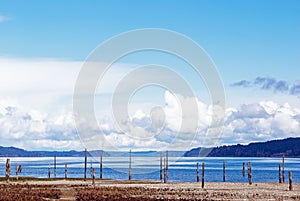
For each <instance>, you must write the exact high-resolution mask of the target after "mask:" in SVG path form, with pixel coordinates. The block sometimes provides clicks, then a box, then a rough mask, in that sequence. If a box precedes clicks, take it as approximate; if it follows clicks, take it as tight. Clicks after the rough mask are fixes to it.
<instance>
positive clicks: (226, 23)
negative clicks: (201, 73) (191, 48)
mask: <svg viewBox="0 0 300 201" xmlns="http://www.w3.org/2000/svg"><path fill="white" fill-rule="evenodd" d="M299 24H300V2H299V1H297V0H295V1H293V0H288V1H283V0H265V1H258V0H251V1H237V0H236V1H235V0H230V1H225V0H223V1H222V0H218V1H217V0H213V1H192V0H191V1H116V0H113V1H86V2H85V1H72V2H70V1H4V0H0V59H1V60H0V70H1V74H2V76H0V79H2V80H1V87H0V88H1V89H0V93H1V96H0V98H1V100H0V101H2V102H0V103H1V104H2V107H3V108H7V106H13V107H16V108H18V109H19V110H22V111H23V113H22V112H17V111H19V110H18V109H16V114H15V115H16V116H15V117H14V118H13V119H10V120H7V119H4V120H3V122H9V123H10V124H13V123H14V122H15V121H16V119H18V118H20V117H22V115H23V114H27V113H30V111H33V110H34V111H38V112H35V113H40V114H39V115H37V116H38V117H36V118H37V119H38V120H37V121H41V122H44V121H46V122H51V123H50V124H51V125H50V126H48V125H40V127H41V128H40V129H41V130H39V129H37V130H36V131H35V132H33V133H39V131H40V132H43V133H44V132H46V131H45V129H44V130H43V129H42V128H44V127H45V128H46V127H47V126H48V127H51V126H52V127H53V128H51V129H50V131H47V132H48V133H47V132H46V133H47V134H45V135H46V137H44V138H42V139H38V138H39V137H36V138H33V139H31V141H30V143H28V144H29V145H25V144H20V143H19V144H18V143H16V142H15V141H16V140H15V139H16V138H17V137H26V135H27V134H26V131H24V129H23V131H22V129H20V131H18V132H14V131H12V130H11V129H9V128H8V127H7V126H5V124H4V123H3V124H2V130H3V131H4V130H5V132H7V133H8V134H9V133H13V134H11V135H12V137H11V138H9V137H8V138H4V137H2V138H1V136H0V142H3V143H2V144H0V145H6V146H10V145H16V146H20V147H24V148H28V149H30V148H32V149H42V148H49V147H47V146H40V147H39V145H41V144H42V143H41V142H44V144H47V143H48V141H47V140H53V139H56V138H57V136H56V135H55V134H54V136H52V135H51V133H50V132H52V133H55V132H58V133H59V134H62V133H64V134H65V135H66V138H65V141H64V140H63V139H59V138H58V140H57V144H56V145H55V147H56V148H61V149H69V148H70V146H74V147H76V148H78V149H80V148H81V145H80V143H79V142H76V143H75V144H72V143H71V144H70V143H68V139H69V138H68V137H67V136H68V133H72V137H70V139H72V140H73V141H76V140H75V139H76V137H74V136H73V134H74V132H75V131H74V129H70V130H68V129H67V128H64V126H63V125H65V124H68V123H69V124H72V123H71V122H72V120H71V118H70V119H68V118H69V117H68V114H70V113H71V112H72V111H71V108H72V93H73V87H74V80H75V79H76V76H77V74H78V71H79V68H80V66H81V64H80V62H82V61H84V60H85V58H86V57H87V56H88V55H89V54H90V52H91V51H92V50H93V49H94V48H96V47H97V46H98V45H99V44H101V43H102V42H103V41H105V40H107V39H109V38H111V37H113V36H114V35H117V34H120V33H122V32H126V31H129V30H132V29H142V28H163V29H170V30H172V31H176V32H179V33H181V34H184V35H186V36H187V37H189V38H191V39H193V40H194V41H196V42H197V43H198V44H199V45H200V46H201V47H203V48H204V49H205V51H206V52H207V53H208V54H209V55H210V56H211V58H212V59H213V61H214V62H215V64H216V66H217V68H218V71H219V73H220V75H221V77H222V80H223V82H224V87H225V90H226V91H225V93H226V104H227V106H228V108H235V109H236V110H237V111H236V114H235V115H232V118H233V116H234V117H235V118H237V119H239V120H240V119H241V115H240V116H239V115H237V114H239V113H242V112H243V111H242V106H241V105H243V104H244V105H250V104H256V105H257V107H261V105H260V103H261V102H262V101H263V102H268V101H272V102H274V103H276V104H278V107H276V108H277V109H276V110H279V109H278V108H285V109H286V107H285V106H286V105H285V104H286V103H288V104H289V106H290V110H291V111H293V112H287V113H289V114H290V116H289V118H292V119H293V120H295V124H297V123H298V124H299V121H300V120H299V118H298V115H299V114H298V113H297V112H298V110H297V108H300V105H299V94H300V93H299V92H297V90H296V93H291V90H292V89H298V88H297V87H298V86H299V85H298V84H299V79H300V78H299V66H300V57H299V55H300V37H299V36H300V26H299ZM151 59H156V61H159V62H161V63H165V61H166V60H168V58H167V57H160V56H157V55H156V54H150V56H149V54H145V55H137V57H128V58H127V59H124V60H123V61H122V62H124V63H129V64H143V63H147V62H149V61H150V60H151ZM168 62H171V64H172V65H174V66H176V65H177V67H178V66H180V65H181V63H180V62H177V61H176V60H174V61H173V60H172V61H170V60H168ZM169 64H170V63H169ZM53 65H55V67H54V66H53ZM120 68H122V67H120ZM175 68H176V67H175ZM178 69H179V70H178V71H179V73H181V74H185V73H186V76H187V77H186V79H187V80H192V81H191V85H193V87H194V88H196V89H197V87H198V86H199V88H200V89H201V90H202V89H203V83H202V82H201V80H200V81H194V77H193V75H192V74H189V73H187V72H186V71H185V70H182V69H185V68H181V69H180V68H178ZM58 74H61V75H58ZM47 75H48V76H47ZM51 76H54V77H55V79H54V78H51ZM258 77H261V78H265V80H264V82H263V83H257V82H256V80H257V78H258ZM240 81H247V82H249V83H250V84H249V85H247V86H245V85H243V86H242V85H237V84H235V83H238V82H240ZM280 81H283V82H285V83H287V85H288V89H286V90H281V91H279V90H276V86H277V83H278V82H280ZM264 84H265V85H264ZM268 84H269V85H268ZM233 85H234V86H233ZM266 86H269V87H266ZM201 90H200V91H201ZM45 91H46V92H45ZM294 91H295V90H294ZM148 92H149V91H147V92H146V93H147V94H149V93H148ZM157 92H158V93H159V96H160V98H159V101H160V102H161V101H165V99H164V93H165V92H164V91H161V90H158V91H157ZM99 93H100V97H102V96H105V94H104V93H103V94H101V92H99ZM143 95H145V93H144V94H143V93H141V96H143ZM198 98H199V99H200V100H201V99H202V101H204V103H205V104H209V101H207V99H206V95H203V96H202V95H200V97H198ZM136 100H139V103H141V102H142V103H144V102H145V99H143V98H141V97H137V99H136ZM138 107H139V105H137V106H135V107H134V108H135V109H137V108H138ZM20 108H22V109H20ZM100 108H101V106H100ZM252 109H253V108H252ZM285 109H282V110H285ZM253 110H255V111H256V112H257V110H259V109H257V108H255V107H254V109H253ZM247 111H248V110H247ZM7 113H8V112H7V110H5V109H3V111H2V116H4V117H5V115H6V114H7ZM133 113H134V112H133ZM228 115H229V114H228ZM249 115H250V114H249ZM252 115H253V114H252ZM272 115H274V114H273V113H272ZM0 116H1V115H0ZM46 116H47V117H46ZM250 116H251V115H250ZM4 117H3V118H4ZM64 118H65V119H64ZM253 118H254V117H253ZM269 118H270V117H266V119H269ZM32 119H34V118H32ZM62 119H64V120H62ZM100 119H101V118H100ZM242 119H243V120H244V118H242ZM250 119H251V118H250ZM285 119H287V118H285ZM260 120H261V119H260V118H257V119H255V120H253V121H260ZM60 121H61V122H60ZM64 121H67V122H64ZM237 121H238V120H237ZM241 121H242V120H241ZM269 121H271V120H270V119H269ZM274 121H275V120H274ZM278 121H279V120H278ZM53 122H54V123H53ZM55 122H56V123H57V122H59V123H57V124H58V125H57V124H56V123H55ZM245 122H246V123H245ZM245 122H240V123H236V122H235V123H234V122H231V124H230V123H228V124H230V126H231V127H232V126H234V125H235V124H239V126H241V124H247V123H249V122H247V121H245ZM290 122H291V121H290ZM27 124H28V125H27ZM31 124H32V122H26V125H27V126H28V127H30V125H31ZM271 124H272V123H270V124H268V125H271ZM273 124H275V123H274V122H273ZM235 126H236V127H237V125H235ZM253 126H254V125H253V124H251V123H249V124H247V126H244V127H243V129H244V130H243V131H236V132H238V134H237V135H238V136H249V137H238V138H237V139H240V140H239V141H236V140H231V139H232V136H230V135H229V134H228V138H226V136H227V135H226V134H225V135H224V136H225V137H224V140H221V144H233V143H239V142H241V143H248V142H251V141H259V140H268V139H272V138H281V136H280V134H278V133H280V132H281V131H276V132H275V131H274V133H275V134H274V133H271V132H270V134H269V135H267V134H266V133H268V132H266V131H264V130H263V129H262V128H261V129H260V130H259V131H258V133H255V132H254V133H253V132H252V131H253ZM0 127H1V126H0ZM31 127H32V125H31ZM54 127H55V128H54ZM57 127H59V128H57ZM67 127H68V128H70V127H72V126H67ZM262 127H263V128H264V127H265V126H262ZM22 128H24V127H22ZM297 128H298V127H297V125H295V129H296V130H295V131H294V130H293V131H291V133H292V134H291V135H292V136H295V135H296V134H293V132H295V133H296V131H297ZM247 129H248V130H247ZM257 129H258V128H257ZM278 129H279V128H278ZM280 129H282V128H280ZM280 129H279V130H280ZM0 130H1V129H0ZM225 130H226V129H225ZM236 130H238V129H236ZM250 130H251V132H250ZM22 132H23V133H22ZM28 132H31V131H28ZM107 132H109V131H107ZM228 132H233V131H228ZM16 133H17V134H16ZM233 133H234V132H233ZM250 134H251V135H252V136H254V137H251V135H250ZM30 135H31V134H30ZM257 136H261V137H257ZM282 136H283V137H288V136H289V134H288V133H285V134H282ZM15 137H16V138H15ZM38 140H40V141H38ZM58 141H59V142H58ZM133 144H134V143H133ZM132 146H134V145H132ZM195 146H196V145H195ZM154 147H155V146H154ZM150 148H151V146H150ZM49 149H51V148H49Z"/></svg>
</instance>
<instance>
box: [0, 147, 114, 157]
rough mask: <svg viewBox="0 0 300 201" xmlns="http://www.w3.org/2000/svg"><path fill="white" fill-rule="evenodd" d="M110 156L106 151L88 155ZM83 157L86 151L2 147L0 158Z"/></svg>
mask: <svg viewBox="0 0 300 201" xmlns="http://www.w3.org/2000/svg"><path fill="white" fill-rule="evenodd" d="M101 153H102V154H103V156H108V154H107V153H106V152H104V151H90V152H88V155H89V156H90V155H94V154H95V155H100V154H101ZM54 155H56V156H57V157H83V156H84V151H74V150H72V151H26V150H24V149H19V148H16V147H2V146H0V157H52V156H54Z"/></svg>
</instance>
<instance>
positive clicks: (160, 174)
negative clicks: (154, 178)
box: [159, 152, 162, 182]
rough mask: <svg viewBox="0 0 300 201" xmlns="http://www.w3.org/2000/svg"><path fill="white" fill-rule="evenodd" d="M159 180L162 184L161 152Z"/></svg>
mask: <svg viewBox="0 0 300 201" xmlns="http://www.w3.org/2000/svg"><path fill="white" fill-rule="evenodd" d="M159 180H160V182H162V153H161V152H160V165H159Z"/></svg>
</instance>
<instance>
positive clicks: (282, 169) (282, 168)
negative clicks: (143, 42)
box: [281, 153, 284, 183]
mask: <svg viewBox="0 0 300 201" xmlns="http://www.w3.org/2000/svg"><path fill="white" fill-rule="evenodd" d="M281 171H282V173H281V174H282V182H283V183H284V153H283V154H282V167H281Z"/></svg>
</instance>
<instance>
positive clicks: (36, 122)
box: [0, 102, 82, 150]
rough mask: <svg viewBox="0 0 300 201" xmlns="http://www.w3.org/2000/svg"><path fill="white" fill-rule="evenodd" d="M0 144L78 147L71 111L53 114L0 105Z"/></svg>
mask: <svg viewBox="0 0 300 201" xmlns="http://www.w3.org/2000/svg"><path fill="white" fill-rule="evenodd" d="M0 139H1V140H0V141H1V145H9V146H17V147H21V148H26V149H30V150H32V149H48V150H54V149H57V150H64V149H71V148H72V147H73V149H80V148H81V147H82V146H81V143H80V140H79V138H78V136H77V134H76V130H75V126H74V123H73V117H72V114H71V113H61V114H57V115H55V116H54V117H53V116H50V115H49V114H46V113H42V112H39V111H37V110H34V109H30V110H28V109H27V108H26V109H25V108H23V107H22V106H19V105H13V106H11V105H10V104H5V103H4V102H1V104H0Z"/></svg>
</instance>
